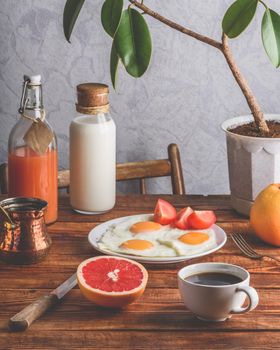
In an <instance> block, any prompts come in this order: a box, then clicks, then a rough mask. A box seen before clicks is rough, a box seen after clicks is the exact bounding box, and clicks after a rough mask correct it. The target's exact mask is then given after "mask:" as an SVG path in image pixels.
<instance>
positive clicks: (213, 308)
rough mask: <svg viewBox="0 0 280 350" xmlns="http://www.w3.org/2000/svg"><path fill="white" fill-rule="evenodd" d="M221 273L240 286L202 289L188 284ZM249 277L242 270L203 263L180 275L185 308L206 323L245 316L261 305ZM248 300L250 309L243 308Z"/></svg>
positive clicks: (214, 286) (213, 286)
mask: <svg viewBox="0 0 280 350" xmlns="http://www.w3.org/2000/svg"><path fill="white" fill-rule="evenodd" d="M207 272H218V273H225V274H230V275H234V276H237V277H239V278H240V279H241V282H239V283H235V284H229V285H202V284H196V283H193V282H190V281H187V280H186V278H187V277H189V276H192V275H196V274H200V273H207ZM249 283H250V274H249V272H248V271H246V270H245V269H243V268H242V267H239V266H236V265H231V264H224V263H200V264H193V265H189V266H186V267H184V268H182V269H181V270H180V271H179V272H178V285H179V290H180V294H181V297H182V299H183V301H184V304H185V306H186V307H187V308H188V309H189V310H190V311H191V312H193V313H194V314H195V315H196V317H198V318H199V319H202V320H206V321H224V320H226V319H227V318H229V317H231V315H232V314H244V313H245V312H248V311H251V310H253V309H255V307H256V306H257V305H258V303H259V296H258V293H257V291H256V290H255V289H254V288H253V287H250V286H249ZM246 296H247V297H248V299H249V303H248V305H247V306H245V307H242V305H243V304H244V302H245V299H246Z"/></svg>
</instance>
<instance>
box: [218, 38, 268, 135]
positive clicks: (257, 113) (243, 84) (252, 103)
mask: <svg viewBox="0 0 280 350" xmlns="http://www.w3.org/2000/svg"><path fill="white" fill-rule="evenodd" d="M222 44H223V47H222V53H223V54H224V56H225V59H226V61H227V64H228V66H229V68H230V70H231V72H232V74H233V76H234V78H235V80H236V82H237V84H238V85H239V87H240V89H241V90H242V92H243V94H244V96H245V98H246V100H247V103H248V105H249V107H250V109H251V112H252V114H253V116H254V118H255V122H256V124H257V127H258V129H259V131H260V132H261V134H262V135H266V134H268V133H269V129H268V126H267V124H266V121H265V119H264V115H263V112H262V110H261V107H260V105H259V103H258V101H257V100H256V98H255V96H254V95H253V92H252V90H251V89H250V87H249V85H248V83H247V81H246V80H245V78H244V77H243V75H242V74H241V72H240V70H239V68H238V66H237V64H236V62H235V60H234V58H233V56H232V53H231V50H230V47H229V45H228V37H227V36H226V34H225V33H223V36H222Z"/></svg>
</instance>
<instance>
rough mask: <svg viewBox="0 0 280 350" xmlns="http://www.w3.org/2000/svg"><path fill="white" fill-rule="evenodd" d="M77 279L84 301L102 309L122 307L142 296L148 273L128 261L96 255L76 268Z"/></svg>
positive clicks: (133, 262)
mask: <svg viewBox="0 0 280 350" xmlns="http://www.w3.org/2000/svg"><path fill="white" fill-rule="evenodd" d="M77 280H78V284H79V287H80V290H81V292H82V294H83V295H84V296H85V297H86V298H87V299H88V300H90V301H93V302H94V303H95V304H98V305H101V306H104V307H113V308H122V307H124V306H127V305H129V304H131V303H132V302H133V301H135V300H136V299H138V298H139V297H140V296H141V295H142V294H143V293H144V290H145V287H146V284H147V281H148V272H147V270H146V269H145V268H144V266H142V265H141V264H139V263H137V262H136V261H133V260H130V259H125V258H121V257H116V256H97V257H94V258H90V259H87V260H85V261H83V262H82V263H81V264H80V265H79V266H78V269H77Z"/></svg>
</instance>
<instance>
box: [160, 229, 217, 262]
mask: <svg viewBox="0 0 280 350" xmlns="http://www.w3.org/2000/svg"><path fill="white" fill-rule="evenodd" d="M196 231H197V232H203V233H206V234H207V235H208V236H209V239H208V240H207V241H205V242H203V243H199V244H187V243H183V242H182V241H180V240H179V237H180V236H182V235H183V234H185V233H188V232H196ZM158 241H159V242H160V243H161V244H163V245H166V246H167V247H170V248H173V249H175V251H176V253H177V255H178V256H185V255H193V254H198V253H202V252H205V251H207V250H209V249H213V248H215V247H216V246H217V242H216V235H215V232H214V230H213V229H211V228H210V229H207V230H179V229H171V230H169V231H168V232H167V233H166V234H165V235H164V236H163V237H162V238H160V239H159V240H158Z"/></svg>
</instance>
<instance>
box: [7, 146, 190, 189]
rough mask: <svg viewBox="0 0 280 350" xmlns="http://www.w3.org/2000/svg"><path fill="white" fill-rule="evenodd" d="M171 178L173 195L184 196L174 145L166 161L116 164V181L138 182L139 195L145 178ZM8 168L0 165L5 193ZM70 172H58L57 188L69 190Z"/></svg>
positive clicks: (176, 149)
mask: <svg viewBox="0 0 280 350" xmlns="http://www.w3.org/2000/svg"><path fill="white" fill-rule="evenodd" d="M163 176H171V183H172V191H173V194H185V185H184V177H183V172H182V166H181V160H180V152H179V149H178V146H177V145H176V144H174V143H172V144H170V145H169V146H168V159H158V160H144V161H140V162H130V163H119V164H117V181H126V180H139V186H140V193H141V194H146V193H147V190H146V184H145V179H146V178H153V177H163ZM7 183H8V167H7V164H6V163H3V164H1V165H0V190H1V193H7V190H8V185H7ZM69 184H70V171H69V170H60V171H59V172H58V187H59V188H60V189H63V188H66V189H68V188H69Z"/></svg>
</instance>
